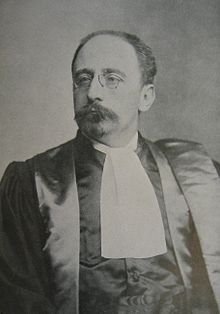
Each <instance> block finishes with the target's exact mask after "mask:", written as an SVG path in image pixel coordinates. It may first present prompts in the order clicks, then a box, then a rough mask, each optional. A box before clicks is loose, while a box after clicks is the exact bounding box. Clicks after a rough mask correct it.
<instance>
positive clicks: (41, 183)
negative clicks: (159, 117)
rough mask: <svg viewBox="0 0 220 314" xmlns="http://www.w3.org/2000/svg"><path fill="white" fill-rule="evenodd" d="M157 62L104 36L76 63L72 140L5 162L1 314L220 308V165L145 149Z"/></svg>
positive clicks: (187, 151) (127, 38)
mask: <svg viewBox="0 0 220 314" xmlns="http://www.w3.org/2000/svg"><path fill="white" fill-rule="evenodd" d="M155 74H156V65H155V59H154V57H153V54H152V51H151V49H150V48H149V47H148V46H146V45H145V44H144V43H143V42H142V41H141V40H140V39H139V38H137V37H136V36H134V35H130V34H127V33H123V32H115V31H99V32H96V33H92V34H90V35H88V36H87V37H86V38H84V39H83V40H82V42H81V44H80V46H79V47H78V49H77V50H76V52H75V55H74V59H73V62H72V75H73V92H74V106H75V119H76V122H77V123H78V126H79V131H78V134H77V136H76V138H75V139H74V140H73V141H70V142H68V143H65V144H63V145H61V146H59V147H57V148H54V149H51V150H49V151H47V152H45V153H43V154H40V155H37V156H35V157H33V158H32V159H29V160H27V161H26V162H19V163H18V162H16V163H12V164H11V165H9V167H8V169H7V170H6V173H5V175H4V177H3V179H2V184H1V220H0V221H1V237H0V240H1V243H0V263H1V267H0V300H1V303H0V310H1V311H2V312H3V313H7V314H9V313H10V314H11V313H13V314H14V313H31V314H32V313H62V314H69V313H80V314H81V313H83V314H89V313H93V314H95V313H97V314H101V313H108V314H114V313H120V314H122V313H160V314H165V313H184V314H185V313H204V314H208V313H212V314H213V313H219V309H220V266H219V265H220V228H219V227H220V208H219V203H220V183H219V177H218V175H217V168H218V169H220V168H219V165H218V164H217V163H215V165H214V164H213V162H212V161H211V160H210V158H209V157H208V156H207V154H206V153H205V152H204V150H203V148H202V147H201V145H199V144H197V143H192V142H185V141H178V140H163V141H159V142H157V143H152V142H150V141H148V140H145V139H144V138H143V137H142V136H141V135H140V133H137V130H138V116H139V114H140V113H141V112H142V111H146V110H148V109H149V108H150V106H151V105H152V104H153V102H154V98H155V92H154V85H153V81H154V76H155Z"/></svg>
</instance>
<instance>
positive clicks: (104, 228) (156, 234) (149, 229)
mask: <svg viewBox="0 0 220 314" xmlns="http://www.w3.org/2000/svg"><path fill="white" fill-rule="evenodd" d="M94 148H95V149H97V150H99V151H101V152H103V153H105V154H106V158H105V163H104V169H103V174H102V184H101V207H100V210H101V254H102V256H103V257H106V258H128V257H133V258H147V257H152V256H155V255H159V254H164V253H166V252H167V247H166V241H165V232H164V226H163V222H162V217H161V212H160V208H159V205H158V202H157V198H156V195H155V192H154V189H153V186H152V184H151V182H150V180H149V178H148V175H147V174H146V172H145V170H144V168H143V166H142V165H141V162H140V160H139V158H138V156H137V154H136V153H135V152H134V150H135V149H136V148H137V134H136V135H135V136H134V137H133V138H132V140H131V141H130V142H129V144H128V145H127V146H126V147H120V148H114V147H109V146H106V145H103V144H100V143H94Z"/></svg>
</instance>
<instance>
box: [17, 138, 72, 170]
mask: <svg viewBox="0 0 220 314" xmlns="http://www.w3.org/2000/svg"><path fill="white" fill-rule="evenodd" d="M73 147H74V139H71V140H69V141H67V142H64V143H62V144H59V145H57V146H55V147H52V148H48V149H47V150H45V151H43V152H40V153H38V154H36V155H34V156H33V157H31V158H29V159H27V160H25V162H22V164H25V165H26V166H27V167H28V169H29V170H30V171H31V172H38V171H40V172H41V171H42V170H43V171H44V170H46V169H48V170H51V171H52V169H53V170H55V169H56V171H59V169H60V170H62V171H63V170H64V169H67V168H68V167H70V165H71V164H72V162H73V155H74V154H73ZM20 164H21V162H20Z"/></svg>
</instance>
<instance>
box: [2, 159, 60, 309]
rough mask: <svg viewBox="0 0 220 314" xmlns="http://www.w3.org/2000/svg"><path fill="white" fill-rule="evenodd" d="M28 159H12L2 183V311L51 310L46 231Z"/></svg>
mask: <svg viewBox="0 0 220 314" xmlns="http://www.w3.org/2000/svg"><path fill="white" fill-rule="evenodd" d="M31 171H32V170H31V167H30V164H28V162H13V163H11V164H10V165H9V166H8V168H7V169H6V171H5V174H4V176H3V178H2V181H1V184H0V313H3V314H15V313H16V314H52V313H55V310H54V308H53V306H52V303H51V301H50V297H49V296H50V293H49V292H50V291H49V290H50V287H49V280H48V273H49V269H48V267H47V263H46V260H45V257H44V255H43V250H42V248H43V243H44V237H45V232H44V229H43V222H42V219H41V216H40V212H39V209H38V201H37V197H36V191H35V185H34V177H33V175H32V173H31Z"/></svg>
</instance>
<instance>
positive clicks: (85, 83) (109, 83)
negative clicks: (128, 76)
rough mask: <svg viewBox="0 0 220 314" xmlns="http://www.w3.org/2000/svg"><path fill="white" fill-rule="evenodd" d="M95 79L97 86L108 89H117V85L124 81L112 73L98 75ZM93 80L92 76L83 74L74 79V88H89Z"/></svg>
mask: <svg viewBox="0 0 220 314" xmlns="http://www.w3.org/2000/svg"><path fill="white" fill-rule="evenodd" d="M97 77H98V81H99V84H100V85H101V86H102V87H107V88H109V89H116V88H118V86H119V83H120V82H123V81H124V79H123V78H121V77H120V76H119V75H117V74H113V73H104V74H99V75H98V76H97ZM93 78H94V77H93V76H92V75H90V74H87V73H83V74H81V75H79V76H78V77H76V78H75V79H74V86H75V88H81V89H88V88H89V87H90V86H91V83H92V80H93Z"/></svg>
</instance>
